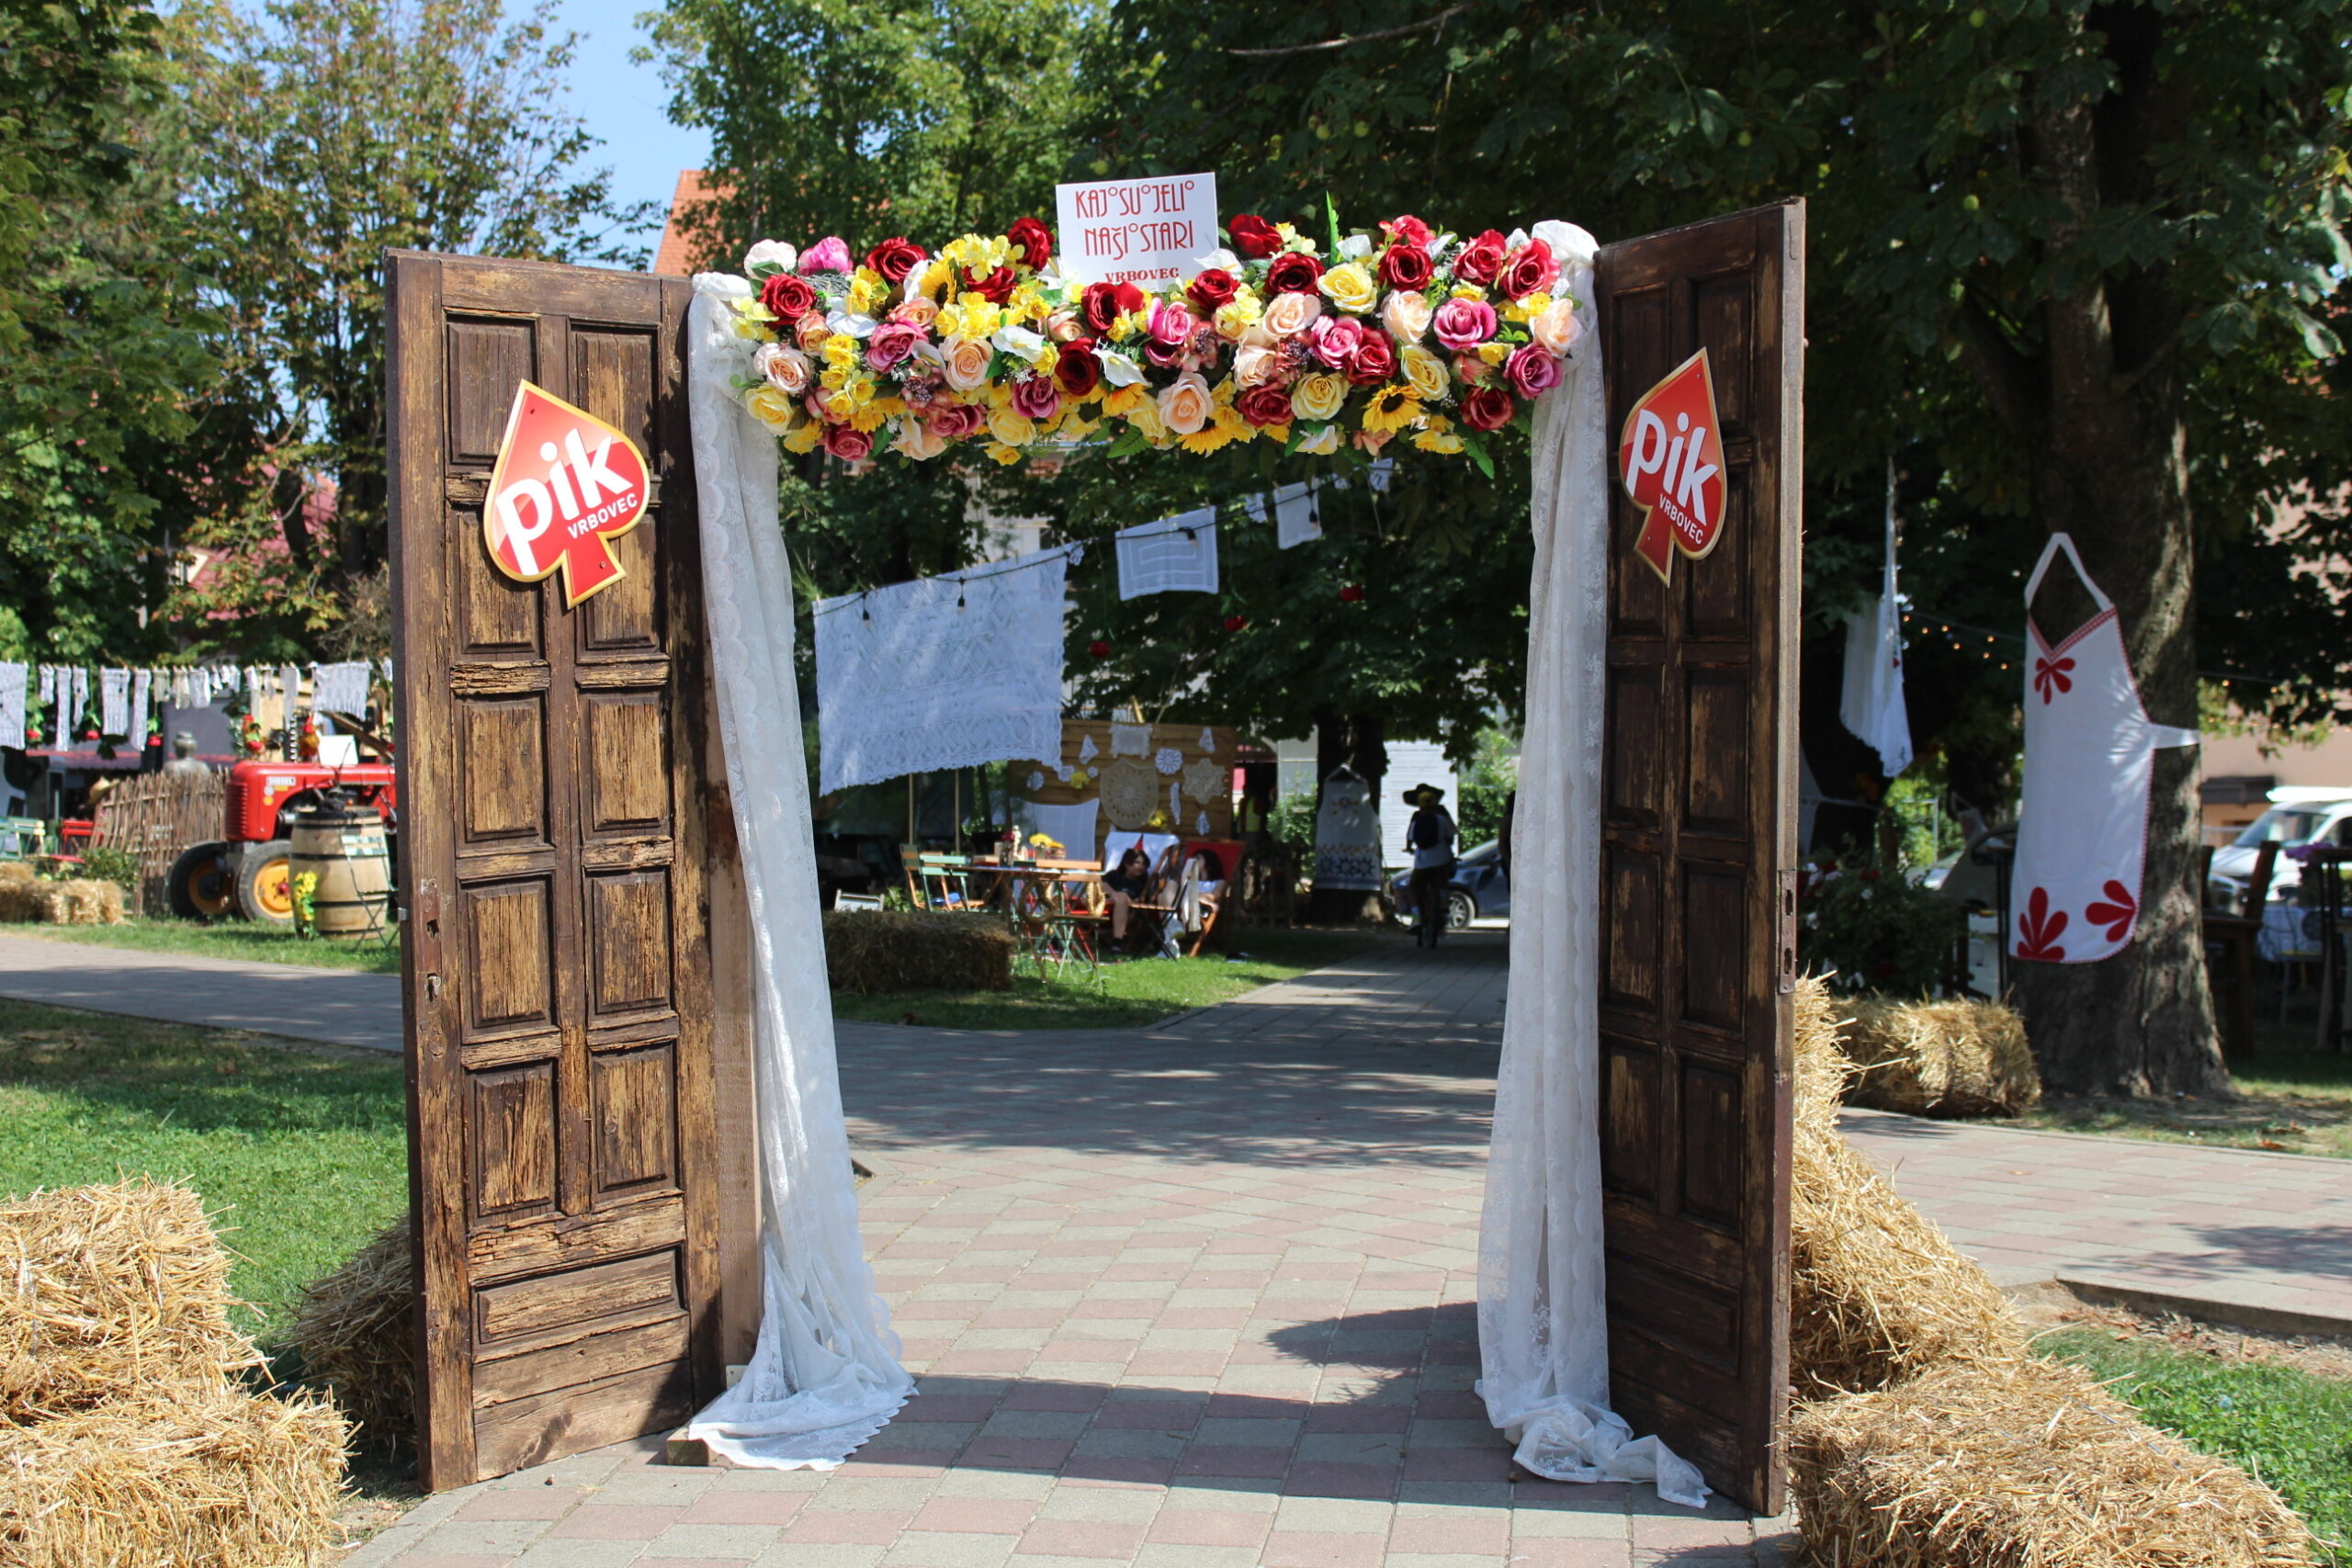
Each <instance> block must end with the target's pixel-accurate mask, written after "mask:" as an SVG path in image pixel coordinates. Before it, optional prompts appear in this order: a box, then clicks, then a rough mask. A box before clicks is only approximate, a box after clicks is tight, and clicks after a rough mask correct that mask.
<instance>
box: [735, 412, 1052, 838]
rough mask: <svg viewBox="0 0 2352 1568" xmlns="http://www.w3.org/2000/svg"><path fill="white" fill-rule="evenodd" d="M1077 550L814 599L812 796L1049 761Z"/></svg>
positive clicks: (1035, 554) (1033, 555)
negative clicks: (815, 776)
mask: <svg viewBox="0 0 2352 1568" xmlns="http://www.w3.org/2000/svg"><path fill="white" fill-rule="evenodd" d="M769 440H770V442H771V443H773V442H774V440H775V437H774V436H770V437H769ZM1077 550H1078V547H1076V546H1072V545H1064V546H1060V547H1057V548H1055V549H1050V550H1037V551H1034V552H1032V553H1031V554H1028V555H1025V556H1015V557H1013V558H1012V559H1010V560H1004V561H995V562H991V563H990V564H989V565H988V566H984V567H976V568H974V569H972V570H969V571H963V572H957V573H956V574H954V575H953V576H948V577H921V578H917V579H916V580H915V581H912V582H898V583H893V584H891V585H890V586H889V587H888V588H876V589H875V590H874V591H872V592H867V593H844V594H842V595H841V596H839V597H838V598H832V599H820V600H818V601H817V604H816V619H817V741H818V750H819V754H820V755H819V770H820V782H819V787H820V789H822V790H824V791H825V792H826V793H828V794H830V793H831V792H832V791H834V790H837V789H846V788H848V787H849V786H850V785H852V784H874V783H876V782H878V781H880V780H882V779H894V778H898V777H899V776H900V775H901V774H905V773H927V772H930V771H931V770H933V769H935V768H964V767H970V766H972V765H974V764H976V763H979V762H1001V761H1005V760H1006V759H1008V758H1020V757H1053V756H1058V755H1060V753H1061V745H1062V593H1063V586H1064V582H1065V581H1066V579H1067V577H1068V574H1069V563H1070V561H1072V560H1074V559H1076V558H1077Z"/></svg>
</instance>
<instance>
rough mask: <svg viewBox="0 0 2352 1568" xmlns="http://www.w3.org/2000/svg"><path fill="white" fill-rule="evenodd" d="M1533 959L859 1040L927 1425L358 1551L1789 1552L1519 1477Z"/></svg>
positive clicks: (1750, 1528)
mask: <svg viewBox="0 0 2352 1568" xmlns="http://www.w3.org/2000/svg"><path fill="white" fill-rule="evenodd" d="M1502 963H1503V947H1502V943H1501V942H1500V940H1499V939H1498V938H1487V937H1484V936H1482V935H1473V936H1472V937H1470V938H1468V939H1467V940H1464V941H1460V942H1454V943H1451V944H1449V945H1448V946H1447V947H1445V948H1443V949H1442V950H1440V951H1439V952H1438V953H1435V954H1434V955H1431V954H1425V953H1418V952H1417V951H1416V950H1414V949H1413V948H1411V947H1408V946H1406V945H1404V944H1402V943H1397V944H1393V945H1389V946H1386V947H1384V948H1382V949H1380V950H1379V951H1378V952H1376V953H1374V954H1373V955H1371V956H1369V957H1367V958H1365V959H1363V960H1362V961H1360V962H1357V963H1354V964H1347V965H1344V966H1342V967H1340V968H1339V969H1336V970H1327V971H1324V972H1323V973H1321V974H1318V975H1316V976H1309V977H1306V978H1304V979H1301V980H1297V981H1293V982H1290V983H1288V984H1285V985H1281V986H1275V987H1267V988H1266V989H1264V990H1261V991H1258V992H1255V993H1253V994H1252V995H1251V996H1250V998H1247V999H1245V1000H1243V1001H1241V1002H1238V1003H1231V1004H1227V1006H1224V1007H1220V1008H1216V1009H1214V1010H1208V1011H1205V1012H1202V1013H1195V1014H1193V1015H1190V1016H1188V1017H1186V1018H1183V1019H1181V1020H1178V1021H1175V1022H1174V1023H1172V1024H1171V1025H1170V1026H1168V1027H1165V1028H1162V1029H1158V1030H1148V1031H1123V1032H1104V1033H1078V1032H1071V1033H1043V1032H1040V1033H1029V1034H1009V1033H1008V1034H989V1033H969V1032H949V1031H940V1030H921V1029H896V1028H889V1027H884V1026H876V1025H845V1026H843V1028H842V1085H843V1094H844V1097H845V1100H846V1102H847V1104H848V1107H849V1111H850V1114H851V1122H852V1126H851V1132H852V1135H853V1137H854V1139H855V1141H856V1144H857V1147H858V1149H859V1151H860V1153H861V1155H862V1156H867V1157H869V1158H871V1159H874V1160H876V1161H878V1163H879V1165H880V1167H881V1174H880V1176H879V1177H878V1178H877V1179H876V1181H874V1182H871V1183H869V1184H868V1185H867V1187H866V1189H865V1193H864V1194H863V1197H862V1200H861V1205H860V1207H861V1211H862V1214H863V1218H864V1223H865V1231H866V1236H867V1245H868V1247H869V1249H870V1251H871V1253H872V1256H873V1258H874V1259H875V1269H876V1273H877V1275H878V1276H879V1278H880V1281H881V1285H882V1288H883V1290H884V1292H886V1293H887V1294H888V1297H889V1300H890V1303H891V1308H892V1312H893V1314H894V1320H895V1323H896V1325H897V1327H898V1329H899V1334H900V1335H901V1336H902V1337H903V1338H904V1341H905V1352H906V1359H907V1364H908V1366H909V1367H910V1369H912V1370H914V1371H917V1372H918V1373H919V1374H920V1382H921V1388H922V1393H920V1394H919V1395H918V1396H917V1397H916V1398H915V1399H914V1400H913V1401H912V1402H911V1403H910V1404H909V1405H908V1407H907V1409H906V1412H905V1413H904V1414H903V1415H902V1416H900V1417H899V1419H898V1420H897V1421H895V1422H893V1423H892V1424H891V1425H890V1426H889V1427H885V1428H884V1429H883V1431H882V1432H881V1434H880V1435H879V1436H878V1437H877V1438H876V1439H875V1441H874V1442H872V1443H871V1444H869V1445H867V1447H866V1448H865V1449H864V1450H861V1451H860V1452H859V1453H858V1454H857V1455H855V1456H854V1458H853V1459H852V1461H850V1462H849V1463H848V1464H845V1465H843V1466H842V1468H841V1469H840V1470H838V1471H834V1472H831V1473H829V1474H824V1475H817V1474H811V1473H808V1472H761V1471H736V1470H693V1469H672V1468H666V1467H662V1466H661V1465H658V1464H655V1463H651V1462H649V1461H650V1460H651V1458H652V1455H651V1453H650V1447H651V1446H650V1445H627V1446H624V1447H623V1448H622V1449H619V1450H607V1451H606V1452H605V1453H602V1454H599V1455H596V1456H594V1457H589V1458H582V1459H578V1460H573V1461H566V1462H564V1463H561V1464H558V1465H552V1466H548V1467H547V1468H546V1469H545V1470H543V1471H536V1472H524V1473H522V1474H519V1475H515V1476H510V1477H507V1478H504V1479H503V1481H500V1482H497V1483H491V1484H488V1485H485V1486H481V1487H473V1488H467V1489H465V1490H462V1491H459V1492H456V1493H451V1494H448V1495H444V1496H439V1497H435V1498H432V1499H430V1500H428V1501H427V1502H426V1503H425V1504H424V1506H422V1507H420V1508H419V1509H418V1510H416V1511H415V1512H414V1513H413V1514H411V1515H410V1516H408V1517H407V1518H406V1519H405V1520H404V1521H403V1522H402V1523H401V1525H399V1526H397V1527H395V1528H394V1529H391V1530H389V1531H387V1532H386V1533H385V1534H383V1535H382V1536H379V1537H378V1538H377V1539H376V1540H373V1541H370V1542H368V1544H366V1545H364V1546H362V1547H361V1548H359V1549H358V1550H357V1551H355V1552H353V1553H352V1554H351V1556H350V1557H349V1558H348V1560H347V1568H374V1565H377V1564H397V1565H398V1568H497V1565H503V1564H507V1563H510V1562H511V1563H518V1564H520V1563H532V1564H536V1563H543V1562H544V1563H549V1564H566V1565H581V1568H585V1565H602V1564H607V1563H611V1564H619V1563H634V1564H637V1565H638V1568H651V1565H655V1564H663V1565H669V1568H681V1565H683V1564H684V1563H685V1562H689V1561H691V1562H701V1563H706V1564H708V1563H714V1562H731V1563H735V1564H750V1563H757V1564H760V1565H761V1568H803V1565H806V1568H869V1565H876V1564H888V1565H897V1564H910V1565H936V1568H1087V1565H1095V1564H1102V1563H1106V1562H1117V1563H1133V1564H1138V1565H1148V1568H1256V1565H1260V1564H1264V1565H1268V1568H1310V1565H1313V1568H1324V1565H1329V1568H1356V1565H1362V1568H1502V1565H1503V1564H1506V1563H1510V1564H1523V1565H1526V1568H1632V1565H1633V1564H1635V1563H1642V1564H1650V1563H1667V1562H1674V1563H1690V1564H1694V1565H1695V1564H1700V1563H1709V1564H1724V1565H1728V1564H1733V1563H1738V1564H1747V1565H1751V1568H1752V1565H1754V1564H1757V1563H1759V1562H1765V1563H1778V1562H1781V1561H1782V1555H1781V1549H1780V1542H1781V1540H1783V1532H1782V1531H1781V1529H1779V1528H1778V1527H1775V1526H1773V1525H1771V1524H1770V1523H1769V1522H1767V1523H1766V1524H1765V1526H1764V1528H1763V1529H1761V1531H1760V1536H1759V1530H1758V1525H1757V1524H1756V1522H1754V1521H1751V1520H1750V1519H1749V1518H1748V1517H1747V1516H1746V1515H1745V1514H1744V1513H1742V1512H1740V1511H1738V1510H1736V1509H1734V1508H1731V1507H1729V1506H1723V1505H1721V1504H1718V1505H1717V1506H1714V1507H1713V1508H1711V1509H1710V1510H1708V1511H1707V1512H1706V1513H1704V1514H1699V1513H1693V1512H1692V1511H1691V1510H1689V1509H1684V1508H1679V1507H1676V1506H1672V1505H1670V1504H1662V1503H1660V1502H1658V1501H1657V1497H1656V1495H1654V1494H1653V1493H1652V1492H1651V1490H1650V1488H1648V1487H1646V1486H1641V1487H1628V1486H1563V1485H1555V1484H1552V1483H1537V1482H1527V1481H1519V1482H1514V1481H1513V1480H1512V1479H1511V1478H1510V1452H1509V1450H1507V1449H1506V1448H1505V1446H1504V1445H1503V1443H1502V1441H1501V1438H1499V1436H1498V1434H1497V1433H1496V1432H1495V1431H1494V1430H1493V1428H1491V1427H1488V1426H1487V1423H1486V1420H1485V1418H1484V1415H1483V1412H1482V1409H1481V1406H1480V1404H1479V1403H1478V1401H1477V1399H1476V1397H1475V1396H1474V1395H1473V1394H1472V1393H1471V1392H1470V1385H1471V1383H1472V1382H1473V1381H1474V1380H1475V1378H1476V1375H1477V1348H1476V1339H1475V1325H1474V1322H1473V1304H1472V1303H1473V1302H1474V1299H1475V1295H1476V1288H1475V1282H1474V1275H1473V1269H1474V1265H1475V1260H1476V1259H1475V1254H1476V1229H1477V1209H1478V1201H1479V1192H1480V1187H1481V1179H1482V1175H1483V1170H1484V1166H1485V1158H1486V1141H1487V1117H1488V1113H1489V1111H1490V1109H1491V1107H1492V1103H1493V1097H1494V1067H1495V1060H1496V1055H1497V1051H1498V1045H1499V1037H1500V1022H1499V1021H1500V990H1501V975H1502ZM1759 1539H1760V1541H1761V1544H1760V1545H1759Z"/></svg>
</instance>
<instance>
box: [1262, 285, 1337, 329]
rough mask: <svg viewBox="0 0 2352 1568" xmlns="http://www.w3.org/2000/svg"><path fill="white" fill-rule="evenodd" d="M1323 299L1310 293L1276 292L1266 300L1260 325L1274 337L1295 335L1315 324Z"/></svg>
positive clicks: (1321, 310)
mask: <svg viewBox="0 0 2352 1568" xmlns="http://www.w3.org/2000/svg"><path fill="white" fill-rule="evenodd" d="M1322 313H1323V301H1322V300H1320V299H1317V298H1316V297H1315V296H1314V295H1312V294H1277V295H1275V296H1274V297H1273V298H1272V299H1269V300H1267V301H1266V313H1265V315H1264V316H1263V317H1262V318H1261V321H1260V323H1259V324H1260V325H1261V326H1263V327H1264V328H1265V329H1266V330H1267V331H1268V332H1270V333H1273V334H1274V335H1275V336H1276V337H1295V336H1296V335H1297V334H1298V333H1303V332H1305V331H1306V329H1307V328H1308V327H1310V326H1313V325H1314V324H1315V319H1316V318H1317V316H1320V315H1321V314H1322Z"/></svg>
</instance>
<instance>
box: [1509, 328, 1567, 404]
mask: <svg viewBox="0 0 2352 1568" xmlns="http://www.w3.org/2000/svg"><path fill="white" fill-rule="evenodd" d="M1503 379H1505V380H1506V381H1509V382H1510V389H1511V390H1512V391H1514V392H1517V393H1518V394H1519V395H1520V397H1521V400H1524V401H1528V402H1532V401H1534V400H1536V399H1537V398H1540V397H1542V396H1543V395H1544V393H1546V392H1548V391H1550V390H1551V389H1553V388H1555V387H1556V386H1558V385H1559V384H1560V362H1559V361H1558V360H1557V359H1555V358H1554V357H1553V355H1552V351H1551V350H1550V349H1548V348H1545V347H1544V345H1543V344H1540V343H1529V344H1521V345H1520V346H1519V347H1518V348H1517V349H1515V350H1513V351H1512V353H1511V356H1510V358H1509V359H1506V360H1504V361H1503Z"/></svg>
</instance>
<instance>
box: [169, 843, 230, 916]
mask: <svg viewBox="0 0 2352 1568" xmlns="http://www.w3.org/2000/svg"><path fill="white" fill-rule="evenodd" d="M164 894H165V896H166V897H169V899H170V900H171V906H172V913H173V914H175V915H177V916H178V917H179V918H180V919H184V920H225V919H228V918H229V917H230V916H232V915H233V914H235V913H236V912H237V882H236V878H235V877H233V876H232V875H231V874H229V846H228V845H226V844H221V843H211V844H191V845H190V846H188V848H187V849H186V850H184V851H182V852H180V858H179V859H177V860H175V861H174V862H173V863H172V873H171V875H169V876H168V877H166V878H164Z"/></svg>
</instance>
